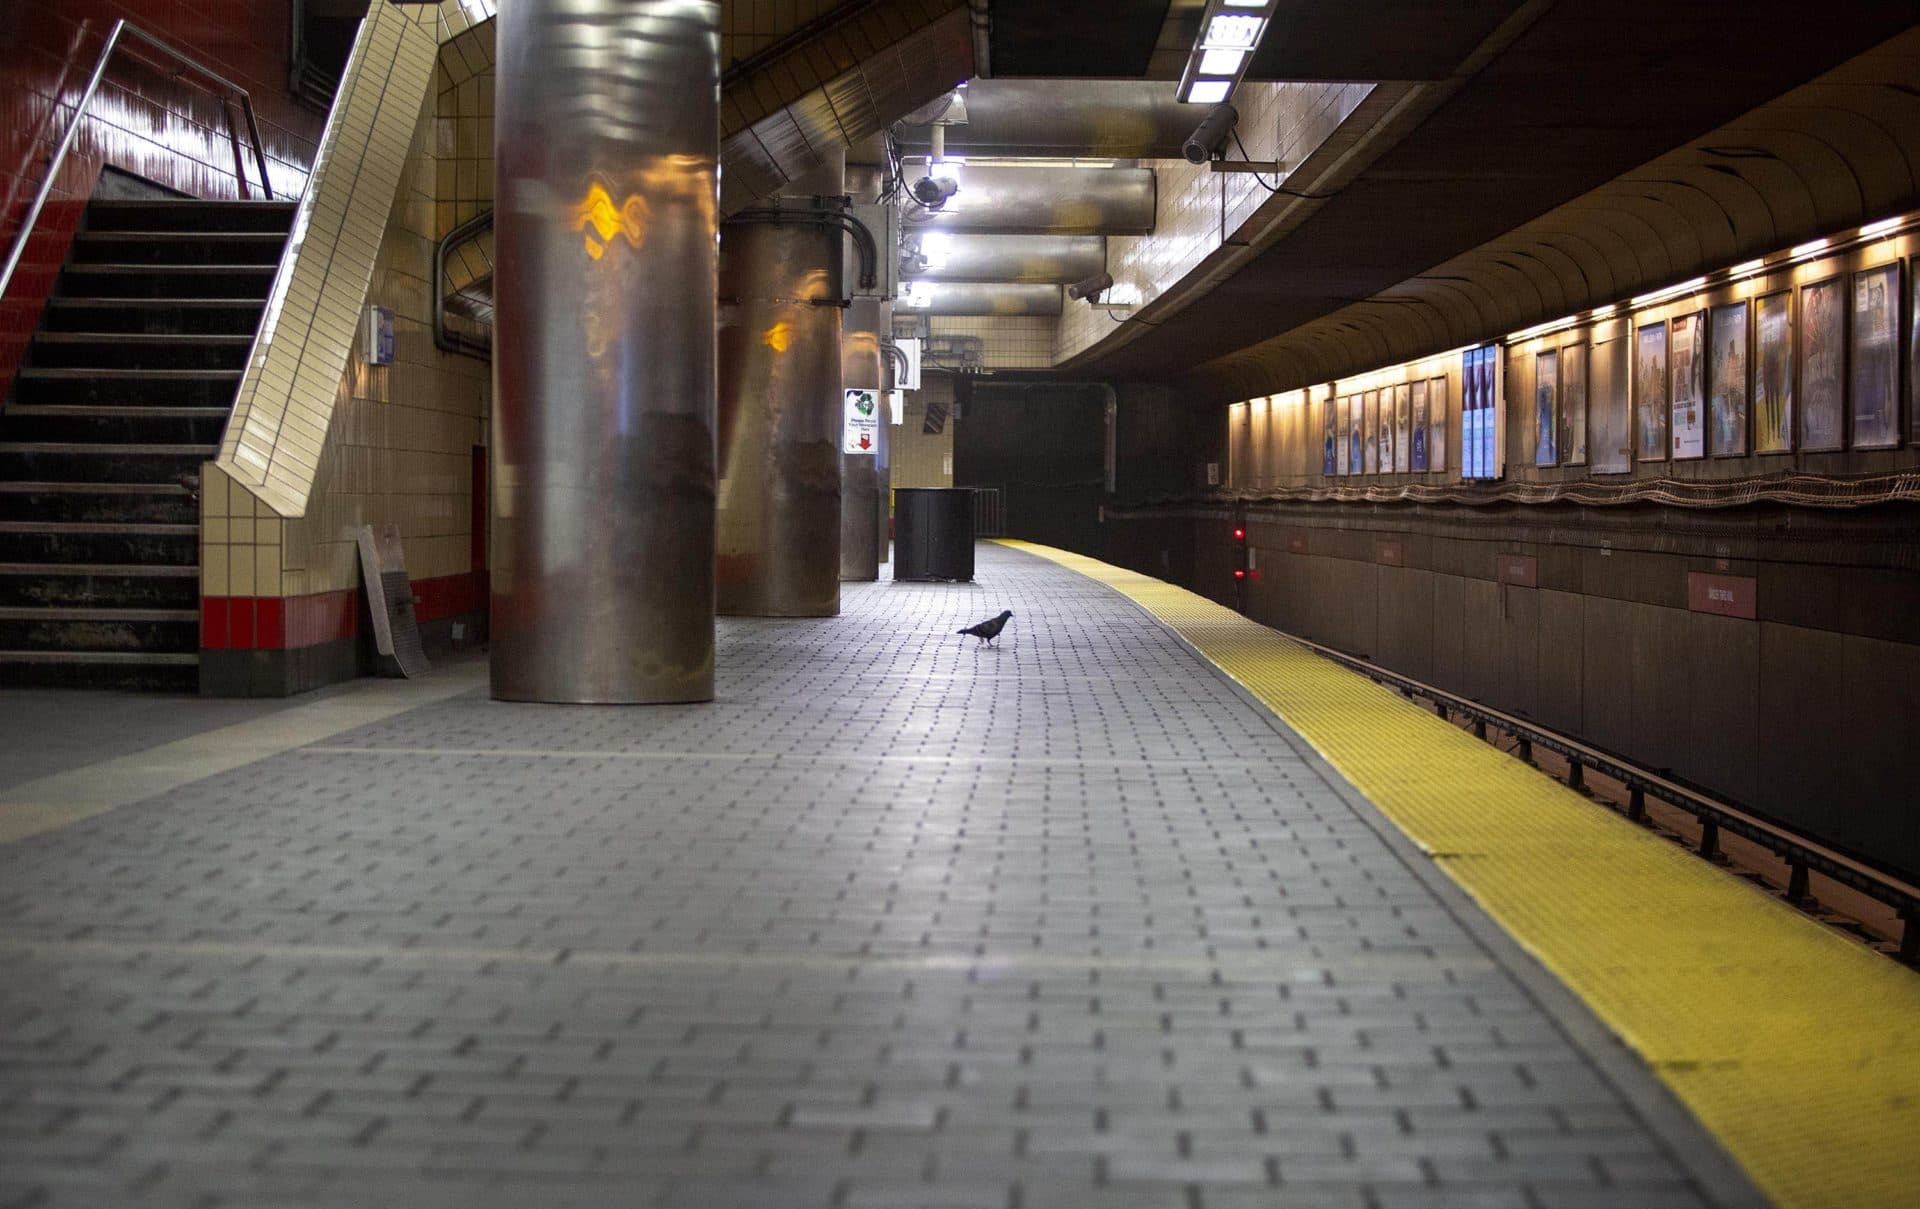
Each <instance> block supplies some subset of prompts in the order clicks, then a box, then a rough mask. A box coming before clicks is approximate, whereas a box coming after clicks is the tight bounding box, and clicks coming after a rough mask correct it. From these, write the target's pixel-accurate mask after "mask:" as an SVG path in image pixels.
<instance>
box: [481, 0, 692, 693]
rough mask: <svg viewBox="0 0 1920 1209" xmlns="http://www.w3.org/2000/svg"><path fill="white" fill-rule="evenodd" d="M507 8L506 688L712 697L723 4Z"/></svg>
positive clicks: (502, 278) (564, 0) (502, 83)
mask: <svg viewBox="0 0 1920 1209" xmlns="http://www.w3.org/2000/svg"><path fill="white" fill-rule="evenodd" d="M497 20H498V22H499V25H498V33H497V37H498V47H499V49H498V58H497V64H498V65H497V69H496V72H497V74H496V77H495V89H496V95H497V97H498V99H499V106H500V109H499V112H500V118H499V121H498V122H497V123H496V128H495V129H496V134H495V145H494V162H495V164H496V166H497V167H496V172H497V179H498V182H499V185H498V195H499V203H498V210H497V211H496V214H495V244H496V249H497V257H498V259H497V263H496V270H495V272H496V276H497V278H498V282H497V284H498V294H497V308H496V315H495V330H496V333H497V337H498V338H497V340H496V350H495V358H496V359H495V362H494V366H495V382H496V384H497V394H496V398H495V402H494V407H493V418H492V433H493V440H492V457H493V484H494V496H493V517H494V532H493V555H494V559H493V566H492V568H491V570H492V580H493V602H492V604H493V608H492V626H493V654H492V671H493V695H494V696H495V697H497V698H500V699H502V700H510V701H553V702H574V703H582V704H587V703H603V704H613V703H627V702H636V703H637V702H684V701H710V700H712V699H713V651H714V628H713V549H714V298H715V286H716V264H715V260H716V253H715V235H716V227H715V222H716V214H717V207H718V189H717V186H718V180H717V171H716V169H717V164H718V160H719V152H720V148H719V133H718V132H719V95H720V58H719V46H720V4H719V3H718V2H717V0H514V3H511V4H504V5H502V6H501V9H500V14H499V17H498V18H497Z"/></svg>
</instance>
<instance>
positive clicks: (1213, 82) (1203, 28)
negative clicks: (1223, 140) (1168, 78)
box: [1175, 0, 1277, 105]
mask: <svg viewBox="0 0 1920 1209" xmlns="http://www.w3.org/2000/svg"><path fill="white" fill-rule="evenodd" d="M1276 3H1277V0H1207V7H1206V10H1205V11H1204V12H1202V13H1201V15H1200V37H1199V39H1198V41H1197V42H1196V43H1195V45H1194V48H1193V51H1192V53H1191V54H1189V55H1188V56H1187V67H1186V70H1185V71H1184V72H1182V73H1181V76H1180V91H1179V92H1178V93H1177V94H1175V95H1176V96H1177V98H1178V99H1179V100H1180V101H1182V102H1184V103H1186V104H1189V105H1217V104H1219V103H1220V102H1221V101H1224V100H1226V99H1228V98H1229V97H1231V96H1232V95H1233V90H1234V89H1235V88H1237V87H1239V84H1240V80H1241V78H1242V77H1243V76H1245V75H1246V73H1247V68H1248V67H1250V66H1251V65H1252V62H1253V52H1254V51H1255V50H1256V49H1257V48H1258V47H1259V45H1260V39H1261V37H1262V36H1263V35H1265V33H1266V32H1267V26H1268V25H1269V24H1270V23H1271V19H1272V17H1273V10H1274V6H1275V4H1276Z"/></svg>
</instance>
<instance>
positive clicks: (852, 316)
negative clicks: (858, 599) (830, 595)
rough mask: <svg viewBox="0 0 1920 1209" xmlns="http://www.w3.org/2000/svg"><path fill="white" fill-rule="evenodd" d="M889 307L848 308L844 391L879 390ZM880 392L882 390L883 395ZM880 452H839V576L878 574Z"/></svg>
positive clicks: (864, 302) (874, 303) (869, 301)
mask: <svg viewBox="0 0 1920 1209" xmlns="http://www.w3.org/2000/svg"><path fill="white" fill-rule="evenodd" d="M887 311H888V306H887V304H886V303H885V302H882V301H881V300H880V299H878V298H855V299H854V300H853V302H852V303H851V304H850V305H849V306H848V308H847V330H846V335H845V336H844V337H843V338H842V340H841V344H840V372H841V376H842V377H843V378H845V380H846V388H847V389H848V390H856V389H860V390H871V391H874V392H876V393H878V392H880V391H882V390H884V388H885V386H886V381H885V378H884V375H883V373H882V364H881V363H882V361H883V360H884V354H882V352H881V350H880V341H881V340H882V339H891V338H892V335H893V333H892V332H891V331H890V330H888V328H890V327H891V324H892V320H891V319H889V318H887ZM884 397H885V396H884V395H883V396H882V398H884ZM886 437H887V417H886V416H885V415H884V414H883V415H882V416H881V417H880V426H879V437H878V439H879V440H880V441H884V440H886ZM879 466H880V451H879V450H878V449H877V448H876V449H875V450H874V452H872V453H855V452H852V451H851V450H847V451H844V452H843V456H842V458H841V479H842V485H841V491H840V578H841V579H845V580H850V581H859V580H874V579H879V578H880V555H879V536H878V534H877V532H876V530H875V525H876V524H878V517H879V509H880V472H879Z"/></svg>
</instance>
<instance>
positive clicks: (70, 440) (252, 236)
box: [0, 201, 294, 691]
mask: <svg viewBox="0 0 1920 1209" xmlns="http://www.w3.org/2000/svg"><path fill="white" fill-rule="evenodd" d="M293 214H294V204H293V203H291V202H286V203H281V202H207V201H95V202H93V203H91V204H90V205H89V206H88V207H87V214H86V220H85V222H84V224H83V226H82V229H81V232H80V234H79V235H78V236H76V237H75V240H74V244H73V251H72V253H71V255H70V256H69V258H68V260H67V263H66V265H65V266H64V268H63V269H62V270H61V274H60V279H59V281H58V283H57V284H56V286H55V288H54V293H53V297H52V298H51V299H50V300H49V301H48V303H47V308H46V312H45V314H44V316H43V317H42V319H41V323H40V329H39V331H37V332H36V333H35V334H34V338H33V344H32V346H31V347H30V349H29V351H28V354H27V360H26V364H25V367H24V368H22V369H21V371H20V373H19V376H18V378H17V379H16V380H15V383H14V387H13V392H12V395H11V396H10V398H9V399H8V401H7V403H6V406H5V408H4V410H0V685H4V686H16V685H22V684H53V685H67V686H85V687H117V688H144V689H173V690H185V691H193V690H194V689H196V688H197V687H198V684H199V663H200V654H199V652H200V510H199V499H198V491H199V476H200V469H201V464H202V463H203V462H208V461H211V460H212V459H213V457H214V455H215V454H216V453H217V452H218V449H219V443H220V436H221V433H222V432H223V431H224V430H225V428H226V423H227V417H228V415H229V414H230V413H231V412H232V410H233V399H234V393H235V390H236V388H237V387H238V386H239V384H240V377H241V373H242V371H243V369H244V367H245V364H246V358H247V350H248V349H249V348H250V347H251V345H252V343H253V337H254V333H255V332H256V331H257V330H258V329H259V326H260V317H261V313H262V311H263V310H264V309H265V307H266V299H267V294H268V291H269V290H270V288H271V287H272V283H273V277H274V271H275V268H276V267H277V265H278V264H279V260H280V254H281V250H282V249H283V248H284V247H285V245H286V241H287V233H288V230H289V229H290V227H291V226H292V223H293Z"/></svg>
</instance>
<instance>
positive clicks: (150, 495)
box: [0, 482, 200, 525]
mask: <svg viewBox="0 0 1920 1209" xmlns="http://www.w3.org/2000/svg"><path fill="white" fill-rule="evenodd" d="M199 516H200V503H199V500H198V499H197V498H195V496H194V493H193V492H191V491H189V490H187V488H185V487H183V486H181V485H180V484H178V483H35V482H24V483H0V519H4V520H18V521H25V520H41V521H94V522H111V521H120V522H125V523H131V524H176V525H191V524H193V523H195V522H196V521H198V519H199Z"/></svg>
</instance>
